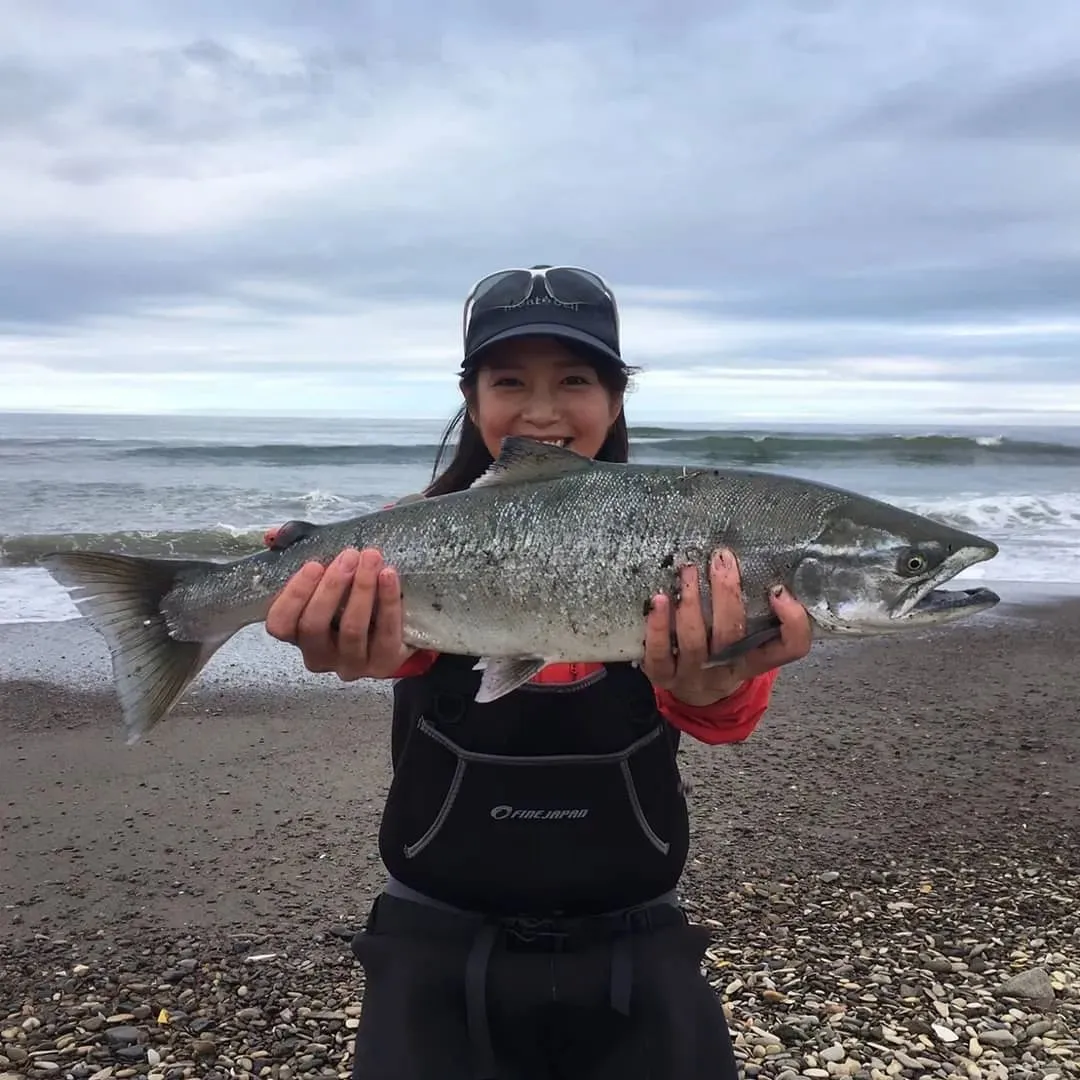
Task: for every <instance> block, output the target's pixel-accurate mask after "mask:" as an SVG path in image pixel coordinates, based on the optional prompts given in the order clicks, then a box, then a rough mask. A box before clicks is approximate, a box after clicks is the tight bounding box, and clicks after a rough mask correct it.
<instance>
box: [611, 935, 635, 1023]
mask: <svg viewBox="0 0 1080 1080" xmlns="http://www.w3.org/2000/svg"><path fill="white" fill-rule="evenodd" d="M633 989H634V944H633V940H632V939H631V937H630V935H629V934H621V935H620V936H619V937H617V938H616V939H615V941H614V944H613V945H612V947H611V1007H612V1009H614V1010H615V1012H617V1013H622V1014H623V1016H629V1015H630V994H631V992H632V990H633Z"/></svg>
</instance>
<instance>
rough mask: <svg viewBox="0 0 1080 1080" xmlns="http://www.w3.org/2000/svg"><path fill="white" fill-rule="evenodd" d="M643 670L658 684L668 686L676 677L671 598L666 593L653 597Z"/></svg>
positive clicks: (648, 621)
mask: <svg viewBox="0 0 1080 1080" xmlns="http://www.w3.org/2000/svg"><path fill="white" fill-rule="evenodd" d="M641 670H642V672H643V673H644V674H645V676H646V677H647V678H648V679H649V680H650V682H652V683H653V684H654V685H656V686H667V685H668V684H670V683H671V681H672V680H673V679H674V678H675V656H674V654H673V653H672V651H671V599H670V597H668V596H666V595H665V594H664V593H658V594H657V595H656V596H654V597H653V598H652V607H651V608H650V610H649V613H648V615H647V616H646V618H645V655H644V657H643V658H642V661H641Z"/></svg>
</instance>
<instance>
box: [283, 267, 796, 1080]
mask: <svg viewBox="0 0 1080 1080" xmlns="http://www.w3.org/2000/svg"><path fill="white" fill-rule="evenodd" d="M629 372H630V369H629V368H627V366H626V365H625V364H624V363H623V361H622V359H621V356H620V347H619V322H618V309H617V306H616V303H615V299H614V296H613V295H612V293H611V290H610V289H609V288H608V286H607V285H606V284H605V283H604V281H603V280H602V279H600V278H599V277H597V276H596V275H594V274H592V273H590V272H589V271H586V270H582V269H580V268H572V267H544V266H536V267H530V268H528V269H518V270H507V271H501V272H499V273H496V274H492V275H490V276H488V277H486V278H484V279H483V280H482V281H480V282H479V283H478V284H477V285H476V286H475V287H474V288H473V290H472V292H471V293H470V295H469V298H468V301H467V303H466V307H465V318H464V363H463V366H462V370H461V373H460V387H461V392H462V395H463V397H464V405H463V408H462V412H461V414H460V415H459V417H458V418H457V420H456V421H455V424H454V425H452V426H451V429H450V430H451V431H452V430H453V427H454V426H456V424H457V423H458V422H460V424H461V432H460V436H459V440H458V445H457V451H456V453H455V455H454V457H453V459H452V460H451V462H450V463H449V465H448V466H447V467H446V469H445V470H444V471H443V472H442V473H441V474H440V475H438V476H437V477H436V478H435V479H434V481H433V483H432V484H431V485H430V486H429V487H428V488H427V490H426V491H425V492H424V493H423V494H424V495H425V496H432V495H439V494H443V493H446V492H450V491H458V490H461V489H463V488H465V487H468V486H469V485H470V484H471V483H472V482H473V481H474V480H475V479H476V478H477V477H478V476H479V475H480V474H481V473H482V472H483V471H484V470H485V469H486V468H487V467H488V465H490V464H491V461H492V459H493V457H494V456H496V455H497V454H498V450H499V445H500V442H501V440H502V439H503V438H504V437H505V436H508V435H519V436H528V437H532V438H536V439H541V440H550V441H557V442H559V443H560V444H562V445H564V446H568V447H569V448H571V449H573V450H575V451H576V452H578V453H580V454H583V455H587V456H589V457H592V458H597V459H600V460H605V461H626V460H627V458H628V453H629V448H628V436H627V427H626V418H625V415H624V412H623V397H624V393H625V391H626V387H627V380H628V375H629ZM448 434H449V432H448ZM444 445H445V440H444ZM437 470H438V460H437V461H436V472H437ZM270 539H271V542H272V540H273V538H272V537H271V538H270ZM710 579H711V587H712V624H713V630H712V635H711V639H710V637H709V634H708V633H707V631H706V627H705V622H704V620H703V617H702V611H701V605H700V598H699V592H698V588H699V583H698V581H697V579H696V575H695V572H694V570H693V569H692V568H688V569H686V570H684V571H683V572H682V578H681V584H680V589H679V595H678V599H677V600H676V601H673V599H672V598H670V597H668V596H666V595H658V596H656V597H654V599H653V602H652V607H651V611H650V612H649V613H648V614H647V615H643V619H642V636H643V640H644V642H645V656H644V659H643V661H642V663H641V664H640V665H637V666H635V665H631V664H608V665H600V664H559V665H551V666H549V667H547V668H545V669H544V670H543V671H541V672H540V673H539V674H538V675H536V676H535V677H534V678H533V679H532V680H531V681H530V682H529V683H527V684H526V685H524V686H522V687H521V688H519V689H518V690H515V691H514V692H513V693H511V694H509V695H507V696H506V697H504V698H502V699H500V700H498V701H495V702H492V703H490V704H486V705H477V704H476V703H475V702H473V700H472V697H473V694H474V692H475V690H476V687H477V685H478V682H479V679H480V673H479V672H477V671H474V670H473V666H474V664H475V662H476V658H475V657H454V656H439V655H436V654H433V653H428V652H418V651H415V650H413V649H411V648H408V647H407V646H405V645H404V644H403V643H402V613H401V600H400V589H399V585H398V580H397V578H396V576H395V573H394V569H393V567H389V566H384V565H383V563H382V559H381V556H380V555H379V553H378V552H375V551H363V552H357V551H347V552H344V553H342V555H341V556H339V558H338V559H337V560H336V561H335V562H334V563H332V564H331V565H330V566H329V567H327V568H326V569H325V570H323V569H322V568H321V567H320V566H319V565H318V564H311V565H309V566H306V567H304V569H303V570H301V571H300V572H299V573H298V574H297V575H296V576H295V577H294V578H293V579H292V580H291V581H290V582H289V583H288V584H287V586H286V587H285V588H284V589H283V591H282V592H281V594H280V596H279V597H278V598H277V600H276V602H275V604H274V606H273V608H272V609H271V611H270V614H269V616H268V618H267V620H266V626H267V630H268V631H269V633H270V634H272V635H273V636H274V637H276V638H278V639H280V640H282V641H289V642H293V643H295V644H296V645H298V646H299V647H300V649H301V650H302V652H303V656H304V662H305V664H306V666H307V667H308V668H309V669H310V670H312V671H318V672H334V673H336V674H337V676H338V677H339V678H341V679H344V680H353V679H358V678H394V679H396V680H398V681H397V682H396V683H395V687H394V716H393V730H392V736H391V744H392V745H391V752H392V761H393V766H394V776H393V781H392V784H391V788H390V792H389V796H388V799H387V803H386V807H385V809H384V814H383V820H382V826H381V830H380V853H381V855H382V858H383V861H384V863H385V865H386V867H387V869H388V870H389V875H390V876H389V880H388V882H387V885H386V887H385V889H384V891H383V892H382V894H381V895H380V896H379V897H378V898H377V900H376V902H375V904H374V906H373V908H372V911H371V913H370V915H369V917H368V922H367V926H366V928H365V929H364V930H363V931H361V932H360V933H359V934H357V936H356V938H355V940H354V942H353V950H354V952H355V954H356V956H357V959H358V960H359V961H360V962H361V964H362V965H363V967H364V969H365V973H366V986H365V992H364V1011H363V1015H362V1017H361V1021H360V1026H359V1029H358V1030H357V1033H356V1053H355V1063H354V1076H355V1077H356V1080H383V1078H386V1080H390V1078H393V1080H466V1078H468V1080H474V1078H475V1080H483V1078H486V1077H491V1078H496V1077H498V1078H503V1077H505V1078H507V1080H510V1078H518V1077H537V1078H541V1077H543V1078H554V1077H560V1078H561V1077H573V1078H575V1080H607V1078H609V1077H610V1078H615V1077H618V1078H620V1080H635V1078H638V1077H641V1078H645V1077H650V1078H663V1080H705V1078H706V1077H708V1078H710V1080H717V1078H729V1077H730V1078H734V1077H736V1075H737V1071H736V1065H735V1059H734V1055H733V1052H732V1046H731V1039H730V1035H729V1032H728V1029H727V1025H726V1022H725V1018H724V1013H723V1010H722V1008H721V1005H720V1003H719V1001H718V999H717V997H716V995H715V994H714V992H713V991H712V990H711V989H710V987H709V985H708V983H707V982H706V980H705V979H704V977H703V976H702V973H701V967H700V964H701V958H702V955H703V952H704V949H705V946H706V944H707V940H708V933H707V931H706V930H705V928H704V927H699V926H691V925H690V924H689V923H688V921H687V919H686V917H685V915H684V914H683V912H682V910H681V908H680V907H679V904H678V900H677V895H676V887H677V883H678V880H679V878H680V876H681V874H682V870H683V866H684V864H685V860H686V857H687V850H688V845H689V828H688V817H687V808H686V802H685V798H684V793H683V789H682V785H681V782H680V777H679V772H678V767H677V763H676V751H677V749H678V745H679V738H680V734H681V733H686V734H689V735H691V736H692V737H694V738H697V739H699V740H701V741H703V742H706V743H726V742H734V741H739V740H742V739H745V738H746V737H747V736H748V735H749V734H750V732H751V731H752V730H753V729H754V727H755V726H756V724H757V722H758V720H759V719H760V717H761V716H762V714H763V713H764V711H765V709H766V707H767V705H768V701H769V695H770V691H771V687H772V684H773V680H774V678H775V676H776V672H777V669H778V668H779V667H780V666H782V665H783V664H786V663H789V662H791V661H793V660H796V659H798V658H800V657H802V656H804V655H806V653H807V652H808V651H809V648H810V625H809V620H808V619H807V616H806V613H805V611H804V610H803V608H802V607H801V606H800V605H799V604H798V603H797V601H795V600H794V599H793V598H792V597H791V596H790V595H788V594H786V593H785V592H783V591H782V590H781V591H780V592H778V593H776V594H774V596H773V598H772V605H773V609H774V611H775V613H776V615H777V617H778V619H779V620H780V626H781V629H780V636H779V639H778V640H776V641H773V642H770V643H768V644H766V645H763V646H761V647H759V648H757V649H756V650H754V651H753V652H750V653H748V654H746V655H744V656H743V657H741V658H740V659H739V660H738V661H736V662H735V663H734V664H733V665H732V666H731V667H727V668H712V669H705V668H703V667H702V661H703V660H704V658H705V656H706V655H707V654H708V653H709V652H710V651H716V650H717V649H719V648H722V647H723V646H724V645H726V644H728V643H730V642H733V641H736V640H738V639H739V638H740V637H742V635H743V625H744V617H743V610H742V602H741V598H740V591H739V573H738V566H737V564H736V561H735V559H734V557H733V556H732V555H731V554H730V553H728V552H718V553H717V554H716V555H715V557H714V558H713V560H712V562H711V566H710ZM673 603H674V611H672V605H673ZM342 605H344V606H343V610H342ZM339 610H340V611H341V613H340V617H339V618H337V617H336V614H337V613H338V611H339ZM672 625H673V626H674V638H675V644H674V646H673V644H672Z"/></svg>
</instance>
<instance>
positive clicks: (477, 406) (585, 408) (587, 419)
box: [469, 337, 622, 458]
mask: <svg viewBox="0 0 1080 1080" xmlns="http://www.w3.org/2000/svg"><path fill="white" fill-rule="evenodd" d="M621 408H622V395H621V394H620V395H614V394H612V393H611V392H610V391H609V390H608V389H607V388H606V387H605V386H604V384H603V383H602V382H600V379H599V377H598V376H597V374H596V369H595V368H594V367H593V366H592V365H591V364H589V363H586V362H583V361H582V360H580V359H579V358H578V357H576V356H575V355H574V354H573V353H572V352H571V351H570V350H569V349H568V348H567V347H566V346H565V345H563V344H562V343H561V342H559V341H558V340H556V339H555V338H546V337H535V338H518V339H516V340H513V341H506V342H500V343H499V344H498V345H494V346H492V347H491V349H490V350H489V351H488V354H487V356H485V358H484V360H483V363H482V365H481V367H480V369H479V371H478V373H477V380H476V391H475V395H470V401H469V413H470V415H471V417H472V420H473V423H474V424H475V425H476V427H477V429H478V430H479V432H480V436H481V438H482V439H483V440H484V445H485V446H486V447H487V449H488V453H490V454H491V456H492V457H493V458H497V457H498V456H499V448H500V446H501V444H502V440H503V439H504V438H505V437H506V436H508V435H519V436H525V437H527V438H532V439H542V440H544V441H557V442H559V443H561V444H562V445H564V446H567V447H569V448H570V449H571V450H574V451H576V452H577V453H579V454H583V455H585V456H586V457H596V455H597V453H598V452H599V451H600V447H601V446H603V445H604V440H605V439H606V438H607V435H608V432H609V431H610V429H611V425H612V424H613V423H614V422H615V419H616V418H617V417H618V415H619V411H620V409H621Z"/></svg>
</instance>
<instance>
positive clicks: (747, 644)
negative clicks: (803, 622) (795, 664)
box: [701, 617, 780, 668]
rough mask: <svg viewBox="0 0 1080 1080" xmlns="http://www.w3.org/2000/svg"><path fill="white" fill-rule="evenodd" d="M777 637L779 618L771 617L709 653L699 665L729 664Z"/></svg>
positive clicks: (711, 666) (705, 666) (778, 635)
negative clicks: (723, 646)
mask: <svg viewBox="0 0 1080 1080" xmlns="http://www.w3.org/2000/svg"><path fill="white" fill-rule="evenodd" d="M779 637H780V620H779V619H777V618H775V617H772V618H770V619H768V620H767V621H766V622H765V623H764V625H760V624H759V626H758V628H757V629H755V630H751V631H750V632H749V633H748V634H747V635H746V636H745V637H742V638H739V640H738V641H733V642H732V643H731V644H730V645H728V646H726V647H725V648H723V649H721V650H720V651H719V652H717V653H712V654H710V656H709V657H708V659H706V661H705V663H704V664H702V665H701V666H702V667H704V668H713V667H721V666H722V665H724V664H730V663H731V661H732V660H736V659H738V658H739V657H740V656H743V655H745V654H746V653H748V652H753V650H754V649H757V648H759V647H760V646H762V645H767V644H768V643H769V642H770V641H776V640H778V639H779Z"/></svg>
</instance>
